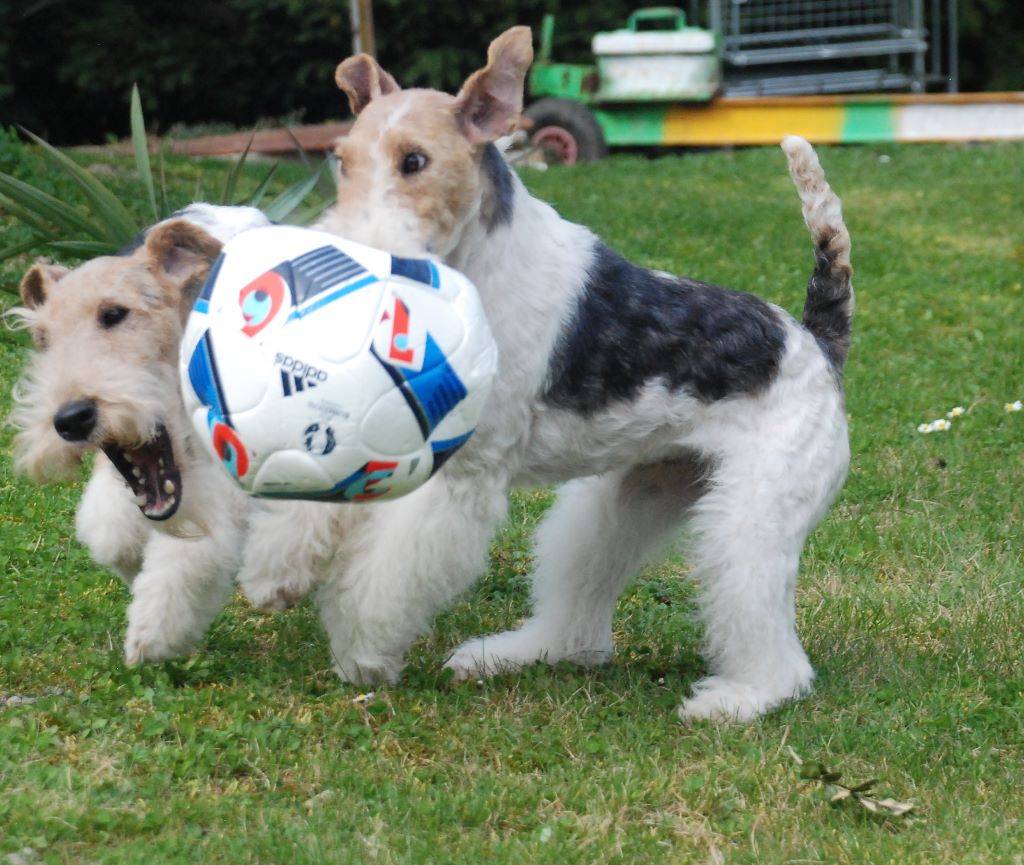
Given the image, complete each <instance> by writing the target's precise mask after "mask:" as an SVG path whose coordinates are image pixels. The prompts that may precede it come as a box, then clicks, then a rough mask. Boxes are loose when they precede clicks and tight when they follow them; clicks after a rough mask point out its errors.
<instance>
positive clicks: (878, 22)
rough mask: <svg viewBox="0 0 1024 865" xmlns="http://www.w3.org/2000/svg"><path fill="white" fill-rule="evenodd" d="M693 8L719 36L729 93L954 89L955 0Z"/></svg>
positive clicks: (712, 2) (784, 1)
mask: <svg viewBox="0 0 1024 865" xmlns="http://www.w3.org/2000/svg"><path fill="white" fill-rule="evenodd" d="M696 5H698V4H695V3H691V9H692V8H693V7H694V6H696ZM700 11H701V12H702V13H706V20H707V24H708V26H710V27H711V29H712V30H715V31H716V32H718V33H719V34H721V39H722V45H721V48H722V62H723V75H724V93H725V94H726V95H729V96H760V95H786V94H800V93H850V92H861V91H879V90H910V91H913V92H917V93H920V92H923V91H924V90H926V89H929V88H931V89H943V90H949V91H955V90H956V89H957V68H956V41H955V33H956V0H708V5H707V8H706V9H701V10H700ZM701 17H705V16H704V15H701Z"/></svg>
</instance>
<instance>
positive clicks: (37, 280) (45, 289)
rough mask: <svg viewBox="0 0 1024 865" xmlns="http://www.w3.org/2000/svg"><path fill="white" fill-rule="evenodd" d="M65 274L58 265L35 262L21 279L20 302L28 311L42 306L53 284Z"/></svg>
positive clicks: (62, 268) (65, 269) (65, 270)
mask: <svg viewBox="0 0 1024 865" xmlns="http://www.w3.org/2000/svg"><path fill="white" fill-rule="evenodd" d="M67 272H68V269H67V268H66V267H62V266H61V265H59V264H50V263H49V262H47V261H37V262H36V263H35V264H33V265H32V266H31V267H30V268H29V269H28V273H26V274H25V275H24V276H23V277H22V278H21V287H20V289H19V292H20V294H21V302H22V303H23V304H25V306H27V307H28V308H29V309H35V308H36V307H39V306H42V305H43V304H44V303H46V295H47V294H49V292H50V289H51V287H52V286H53V284H54V283H55V282H56V281H57V280H58V279H60V278H61V277H62V276H64V274H65V273H67Z"/></svg>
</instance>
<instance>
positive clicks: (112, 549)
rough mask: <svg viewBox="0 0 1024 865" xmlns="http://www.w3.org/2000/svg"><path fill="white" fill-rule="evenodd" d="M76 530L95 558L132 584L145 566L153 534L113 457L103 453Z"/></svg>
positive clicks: (87, 488)
mask: <svg viewBox="0 0 1024 865" xmlns="http://www.w3.org/2000/svg"><path fill="white" fill-rule="evenodd" d="M75 534H76V535H77V537H78V540H80V541H81V542H82V543H83V544H84V545H85V546H86V547H87V548H88V550H89V553H90V554H91V555H92V557H93V560H94V561H96V562H97V563H98V564H101V565H103V566H104V567H107V568H110V570H112V571H113V572H114V573H115V574H117V575H118V576H119V577H120V578H121V579H122V580H124V581H125V582H126V583H127V584H128V585H131V583H132V580H134V579H135V576H136V574H138V573H139V570H140V569H141V568H142V555H143V553H144V551H145V549H146V543H147V541H148V540H149V538H150V536H151V535H152V534H153V527H152V524H151V523H149V522H147V520H146V518H145V517H143V516H142V514H140V513H139V506H138V505H137V504H135V497H134V496H133V495H132V493H131V490H129V489H128V487H127V486H126V484H125V482H124V481H123V480H122V479H121V476H120V475H119V474H118V473H117V471H116V470H115V469H114V467H113V466H112V465H111V464H110V461H109V460H108V459H107V458H106V457H105V456H103V455H102V454H99V455H97V456H96V463H95V465H94V466H93V470H92V475H91V477H90V478H89V483H87V484H86V485H85V491H84V492H83V493H82V499H81V501H79V503H78V509H77V510H76V512H75Z"/></svg>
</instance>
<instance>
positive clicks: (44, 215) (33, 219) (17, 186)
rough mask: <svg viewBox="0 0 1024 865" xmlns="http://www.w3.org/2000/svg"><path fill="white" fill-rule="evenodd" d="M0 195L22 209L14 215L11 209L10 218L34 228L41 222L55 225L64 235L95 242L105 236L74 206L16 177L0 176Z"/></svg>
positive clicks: (0, 174)
mask: <svg viewBox="0 0 1024 865" xmlns="http://www.w3.org/2000/svg"><path fill="white" fill-rule="evenodd" d="M0 195H3V196H5V197H6V198H7V199H9V200H10V202H11V203H12V204H13V205H14V206H15V207H20V208H21V212H20V213H15V211H14V209H11V213H12V215H14V216H17V217H18V218H19V219H22V221H24V222H26V223H27V224H29V225H32V226H33V227H36V225H37V224H38V221H40V220H41V221H43V222H48V223H51V224H53V225H55V226H56V227H57V228H59V229H61V231H63V232H64V233H65V234H84V235H85V236H86V237H93V238H96V239H97V240H99V239H102V238H103V237H104V233H103V232H102V231H100V230H99V229H98V228H97V226H96V225H95V224H94V223H92V222H90V221H89V220H88V219H87V218H86V217H85V216H83V215H82V214H81V213H79V212H78V210H77V209H76V208H75V207H74V205H71V204H67V203H66V202H64V201H61V200H60V199H59V198H56V197H55V196H53V195H50V193H48V192H43V190H41V189H38V188H37V187H35V186H32V185H31V184H29V183H25V182H24V181H23V180H19V179H18V178H17V177H11V175H9V174H2V173H0ZM26 211H27V212H28V213H26ZM26 217H27V218H26Z"/></svg>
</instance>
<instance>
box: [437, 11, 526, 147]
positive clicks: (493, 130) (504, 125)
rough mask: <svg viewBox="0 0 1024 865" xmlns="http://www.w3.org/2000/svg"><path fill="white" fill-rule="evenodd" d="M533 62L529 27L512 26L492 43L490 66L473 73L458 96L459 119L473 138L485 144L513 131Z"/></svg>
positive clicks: (466, 134) (468, 136)
mask: <svg viewBox="0 0 1024 865" xmlns="http://www.w3.org/2000/svg"><path fill="white" fill-rule="evenodd" d="M532 62H533V37H532V35H531V33H530V28H529V27H522V26H520V27H512V28H510V29H509V30H506V31H505V32H504V33H502V34H501V35H500V36H499V37H498V38H497V39H495V40H494V41H493V42H492V43H491V45H490V47H489V48H488V49H487V65H486V66H485V67H484V68H483V69H479V70H477V71H476V72H474V73H473V74H472V75H470V76H469V78H467V79H466V83H465V84H463V85H462V89H461V90H460V91H459V94H458V96H456V97H455V119H456V121H457V122H458V124H459V127H460V128H461V129H462V132H463V134H464V135H465V136H466V137H467V138H468V139H469V140H470V141H472V142H473V143H475V144H485V143H487V142H490V141H494V140H495V139H498V138H501V136H502V135H507V134H508V133H509V132H511V131H512V126H513V124H514V123H515V121H516V118H517V117H518V116H519V113H520V112H521V111H522V110H523V82H524V81H525V79H526V73H527V71H528V70H529V68H530V64H531V63H532Z"/></svg>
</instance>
